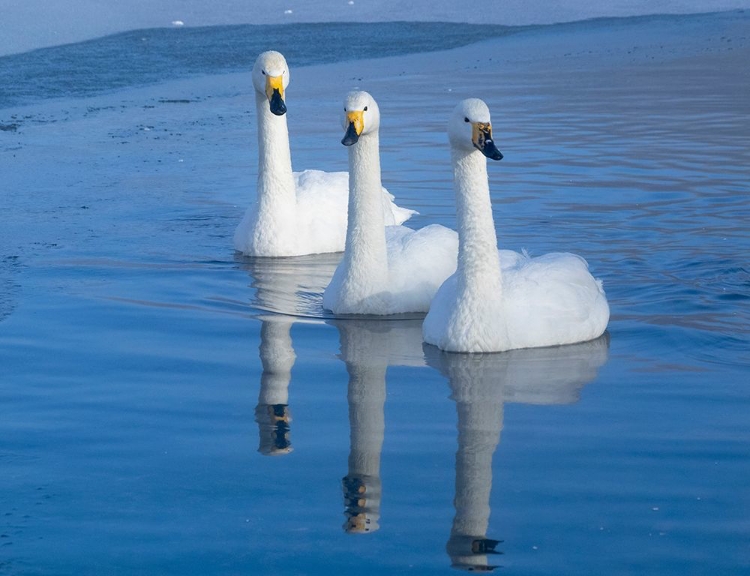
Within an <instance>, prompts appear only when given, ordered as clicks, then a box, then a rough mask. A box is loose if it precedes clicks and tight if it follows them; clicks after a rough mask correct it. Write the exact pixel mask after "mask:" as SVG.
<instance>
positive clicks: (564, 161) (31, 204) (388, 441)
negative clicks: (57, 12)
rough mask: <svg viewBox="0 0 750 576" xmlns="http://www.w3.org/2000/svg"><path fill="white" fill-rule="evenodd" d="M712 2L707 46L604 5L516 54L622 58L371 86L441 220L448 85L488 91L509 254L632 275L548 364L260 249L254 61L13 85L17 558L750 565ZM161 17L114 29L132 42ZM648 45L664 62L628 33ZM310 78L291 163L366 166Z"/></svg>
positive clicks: (3, 439) (187, 564) (82, 570)
mask: <svg viewBox="0 0 750 576" xmlns="http://www.w3.org/2000/svg"><path fill="white" fill-rule="evenodd" d="M701 18H702V19H703V20H696V17H691V18H681V17H674V18H671V19H670V26H671V29H672V30H674V29H678V30H679V29H680V27H681V26H685V27H686V29H689V30H691V31H694V30H696V29H702V30H704V32H703V33H697V32H691V35H690V43H692V44H691V45H694V46H695V47H696V48H695V50H693V51H692V52H690V53H689V56H690V57H689V58H685V59H680V58H676V57H667V56H665V55H664V53H663V51H662V50H664V51H666V50H669V49H672V48H674V46H673V45H665V46H663V48H660V45H661V43H663V42H666V40H664V38H663V37H662V36H661V34H662V32H661V31H662V29H663V24H664V22H663V20H659V19H653V20H648V19H646V20H645V21H644V20H643V19H641V20H637V21H635V22H636V23H637V24H638V30H639V34H641V36H640V37H637V38H636V37H634V35H633V33H632V28H634V27H631V29H630V30H627V29H628V26H627V21H626V25H625V26H624V28H625V29H626V32H623V31H622V29H618V31H611V30H610V28H609V26H610V24H608V23H607V22H601V23H589V24H587V25H586V26H583V27H579V28H575V27H574V28H573V29H570V28H569V27H567V28H566V27H560V28H557V27H552V28H549V29H538V30H533V31H531V32H530V33H528V35H526V36H525V35H524V34H521V33H519V34H518V35H515V34H514V35H510V36H507V38H505V39H503V40H502V42H504V43H502V44H499V45H498V47H497V48H496V49H497V50H499V51H501V52H502V51H503V50H505V51H507V52H509V53H519V54H520V56H519V58H521V57H523V55H524V53H525V50H526V48H527V47H528V46H531V47H533V46H544V47H545V50H547V49H554V48H555V47H556V46H558V44H556V43H559V46H560V47H562V46H563V45H564V46H565V49H566V50H570V48H569V46H570V45H569V44H566V43H565V42H566V41H567V40H566V39H570V38H571V37H574V38H584V39H585V38H586V36H585V34H587V33H592V34H593V33H597V34H598V33H610V32H611V33H610V34H609V35H610V36H611V37H612V40H611V45H604V46H600V47H599V49H600V50H601V51H604V52H603V55H602V53H596V54H593V55H590V56H589V55H586V54H585V51H584V54H582V55H579V56H577V57H570V58H564V57H556V58H555V59H552V60H545V57H544V56H543V55H542V56H539V57H532V58H531V60H530V61H528V62H522V61H519V62H520V63H517V64H514V63H513V62H512V61H510V60H509V63H508V64H506V65H504V67H503V68H502V70H501V72H502V73H498V72H497V70H496V69H495V68H491V67H490V64H489V58H491V57H495V58H497V56H496V54H497V52H495V51H491V52H486V53H484V52H483V58H485V60H482V61H481V62H480V61H479V60H477V59H476V58H475V53H468V52H460V51H458V52H451V53H448V54H449V56H445V55H442V54H436V55H435V56H434V60H429V59H428V60H424V59H421V60H418V59H416V58H417V57H416V56H415V57H414V58H415V59H414V60H412V61H411V62H413V63H414V66H415V67H416V66H417V65H419V66H423V68H421V69H418V70H409V71H408V73H407V74H405V75H403V76H399V77H398V78H397V79H394V78H393V77H391V76H390V75H388V74H383V73H382V72H380V71H379V70H378V69H377V68H374V69H372V70H369V71H368V72H367V73H368V75H369V76H370V79H369V80H370V84H369V85H368V86H367V88H368V89H370V90H371V91H372V92H373V93H374V94H376V97H378V99H379V101H380V104H381V109H382V110H383V111H384V122H383V128H382V130H383V135H382V144H383V150H382V155H383V159H382V164H383V179H384V183H385V184H386V186H388V187H389V188H390V189H391V190H392V191H393V192H395V193H396V194H397V196H398V201H399V203H400V204H402V205H404V206H408V207H411V208H416V209H418V210H419V211H420V213H421V214H420V216H419V217H417V218H415V219H414V222H413V224H414V225H415V226H421V225H424V224H426V223H430V222H441V223H444V224H446V225H450V226H453V225H455V217H454V214H453V197H452V189H451V183H450V171H449V167H448V166H447V165H446V163H447V152H446V150H445V148H446V145H445V136H444V134H443V129H444V118H445V113H444V111H448V110H450V108H451V106H452V105H453V103H454V102H455V99H456V94H455V93H453V92H448V91H447V90H442V89H440V90H435V89H434V87H435V86H439V87H440V88H442V87H443V85H444V83H445V84H448V83H450V85H451V86H455V85H462V84H463V85H466V84H469V83H471V84H472V86H476V87H481V90H482V91H483V92H482V94H484V95H485V98H487V100H488V101H490V104H491V106H492V107H493V114H494V116H493V119H494V124H495V127H496V131H497V138H496V139H497V140H498V142H500V143H501V144H502V145H501V146H500V148H501V150H502V151H503V153H504V154H505V159H504V160H503V161H502V162H501V163H499V164H494V165H492V166H491V167H490V180H491V186H492V190H493V201H494V209H495V218H496V225H497V229H498V236H499V239H500V242H501V243H502V244H503V245H504V246H507V247H509V248H513V249H521V248H527V249H528V250H530V251H531V253H532V254H542V253H544V252H547V251H551V250H559V249H565V250H570V251H572V252H576V253H579V254H581V255H583V256H585V257H586V258H587V260H588V261H589V264H590V266H591V269H592V271H593V272H594V274H595V275H596V276H598V277H600V278H602V279H603V281H604V284H605V288H606V290H607V294H608V298H609V301H610V305H611V308H612V320H611V323H610V326H609V330H608V333H607V334H606V335H605V336H604V337H603V338H601V339H600V340H597V341H595V342H591V343H586V344H582V345H578V346H570V347H561V348H555V349H543V350H527V351H515V352H512V353H507V354H496V355H480V356H461V355H458V356H457V355H449V354H442V353H440V352H438V351H437V350H435V349H432V348H430V347H425V346H423V345H422V343H421V338H420V321H419V319H418V318H415V319H406V320H404V319H399V320H387V319H386V320H361V321H352V320H336V319H333V318H330V317H329V316H327V315H326V314H324V313H323V311H322V309H321V307H320V294H321V291H322V289H323V287H324V286H325V284H326V282H327V279H328V278H329V277H330V274H331V273H332V271H333V269H334V267H335V265H336V263H337V260H338V257H337V256H335V255H327V256H313V257H305V258H294V259H284V260H270V261H269V260H252V259H247V258H243V257H241V256H238V255H236V254H234V253H233V252H232V250H231V235H232V232H233V230H234V227H235V226H236V224H237V223H238V222H239V219H240V217H241V215H242V213H243V211H244V209H245V207H246V205H247V203H248V202H249V201H250V198H251V197H252V190H253V187H254V176H253V175H254V169H255V165H254V159H253V157H254V150H253V146H254V142H255V133H254V118H253V111H252V96H251V93H250V91H249V88H248V87H247V86H241V85H239V84H237V85H238V86H239V87H235V83H236V79H235V78H234V77H232V78H229V77H227V78H229V79H226V78H224V77H221V76H217V77H216V78H214V79H211V80H210V82H208V85H209V87H210V89H211V90H215V94H209V95H208V96H207V95H206V92H205V90H206V84H205V83H204V84H196V85H195V87H194V89H193V91H192V92H191V91H190V89H191V88H190V86H191V85H190V84H186V85H180V86H179V88H174V87H172V85H165V86H164V87H160V86H156V87H154V88H152V89H150V90H145V91H143V90H141V91H139V90H130V89H128V90H118V89H117V88H118V84H117V83H113V84H107V83H106V82H103V83H101V86H102V90H101V92H102V94H101V95H99V96H97V97H96V98H93V99H79V98H78V97H79V96H82V95H90V94H92V93H93V92H91V91H84V92H78V91H76V90H75V89H67V88H66V89H63V90H62V92H60V93H59V94H56V95H57V96H60V97H62V99H61V100H58V101H54V102H51V103H50V102H46V103H45V102H40V101H39V99H46V98H47V97H48V96H46V95H42V96H41V97H39V99H37V97H36V96H25V95H24V94H27V93H26V92H23V91H19V92H17V93H15V95H13V96H12V98H11V100H10V101H11V102H14V103H18V102H20V101H22V102H23V103H25V104H27V106H26V107H24V108H8V109H7V110H3V112H2V113H1V114H0V124H2V125H4V126H10V125H11V124H13V125H14V127H13V128H8V129H7V130H6V129H4V130H3V131H2V132H0V150H2V154H1V155H0V174H2V175H3V184H2V188H1V189H0V195H1V197H2V201H3V204H2V208H3V225H2V228H1V229H0V248H1V252H0V375H1V377H0V472H1V473H0V573H2V574H13V575H27V574H28V575H31V574H45V575H47V574H49V575H67V574H70V575H73V574H75V575H80V574H202V575H205V574H239V573H250V574H329V573H334V572H355V571H356V572H357V573H360V574H393V573H412V574H449V573H453V569H469V568H473V569H474V570H479V569H482V568H484V569H488V567H490V566H499V568H497V570H496V571H497V572H498V573H507V574H540V575H541V574H551V573H558V574H592V575H593V574H597V575H598V574H654V575H660V576H661V575H672V574H674V575H678V574H679V575H685V574H721V575H737V574H743V573H747V572H748V571H750V546H748V537H747V536H748V533H749V532H750V489H748V482H747V480H748V478H750V423H749V421H748V417H747V414H748V413H749V410H750V387H749V386H748V366H749V365H750V346H749V342H748V340H749V338H748V335H749V334H748V332H749V331H750V330H749V327H750V312H748V301H750V268H748V263H747V254H748V249H749V248H750V237H749V236H750V234H749V233H748V222H750V203H748V199H749V196H750V195H749V194H748V192H749V190H748V166H750V146H748V143H749V138H750V102H749V101H748V99H747V97H746V96H747V93H748V88H750V78H748V73H747V71H746V67H742V66H740V63H742V62H746V60H745V59H744V56H746V55H747V54H748V51H749V50H748V40H750V38H748V35H747V34H746V32H745V31H746V30H747V26H746V24H747V16H745V15H743V14H732V15H724V16H704V17H701ZM389 26H392V28H389ZM399 26H403V25H383V28H377V29H372V30H371V32H372V35H371V36H369V37H368V39H367V41H369V42H370V44H364V45H367V46H373V45H375V44H376V42H377V40H378V37H379V35H382V34H384V33H385V32H388V33H390V34H393V35H398V34H399V33H400V31H401V30H402V29H401V28H399ZM315 29H316V30H318V31H319V32H320V33H321V34H322V35H323V36H325V35H326V34H331V35H332V37H336V35H337V34H339V33H340V32H341V30H340V28H339V27H338V26H335V25H330V26H329V25H321V26H319V27H317V28H315ZM259 30H262V29H259ZM268 30H269V33H270V32H272V31H274V30H276V29H275V28H274V27H269V29H268ZM456 30H460V29H459V28H457V29H456ZM566 30H567V31H566ZM384 31H385V32H384ZM717 31H718V33H717ZM173 32H174V33H181V32H186V30H180V31H164V32H163V34H165V37H167V36H166V35H167V34H172V33H173ZM148 33H150V32H148ZM197 33H199V34H201V35H202V36H201V42H203V43H205V45H206V46H213V49H214V51H215V52H218V51H219V49H220V47H221V46H223V45H224V44H225V43H227V42H230V40H228V37H227V30H226V29H217V30H216V31H215V35H214V32H212V30H211V29H208V30H201V31H199V32H196V34H197ZM363 33H367V32H366V31H365V32H363ZM138 34H140V33H134V34H126V35H119V36H116V37H112V38H110V39H105V40H102V41H97V42H104V43H105V44H106V43H109V45H110V47H111V48H112V51H111V52H107V51H104V52H102V53H103V54H114V55H117V54H122V53H123V52H127V50H128V46H129V45H130V44H129V43H131V42H132V40H133V38H137V37H138ZM143 34H147V33H146V32H144V33H143ZM154 34H156V33H154ZM159 34H162V33H159ZM617 34H620V36H617ZM701 34H702V35H701ZM157 36H158V34H157ZM722 36H723V38H722ZM727 40H731V43H729V42H727ZM235 41H236V40H232V41H231V42H235ZM626 41H632V42H633V43H634V44H636V43H637V44H638V45H639V46H640V47H641V48H640V49H641V50H642V52H645V53H646V56H645V57H644V58H643V60H644V61H638V62H632V61H630V60H628V59H627V57H626V56H624V57H622V58H621V57H619V56H617V55H615V56H611V57H610V56H609V55H608V53H607V52H606V50H607V49H609V48H611V47H617V46H621V45H624V43H625V42H626ZM363 42H364V40H363ZM516 42H518V43H516ZM522 42H525V44H524V43H522ZM233 45H234V44H233ZM159 46H160V48H159V50H160V51H162V50H163V51H164V53H162V54H161V57H162V58H163V59H164V60H168V61H170V62H174V61H176V60H175V59H177V58H178V55H177V54H176V52H179V51H180V50H179V46H176V45H170V44H169V43H167V42H165V43H162V44H160V45H159ZM170 46H171V47H170ZM306 46H308V44H300V45H298V46H297V48H298V49H299V50H300V53H301V52H302V48H303V47H306ZM550 46H551V48H550ZM728 47H731V48H733V50H731V51H730V50H728ZM704 48H705V50H704ZM78 49H81V50H83V49H84V47H83V46H82V45H79V46H77V47H61V48H56V49H50V52H48V53H42V55H41V56H40V55H39V54H40V53H39V52H37V53H30V54H28V55H26V56H25V57H27V58H30V59H32V60H33V59H34V58H43V59H44V60H48V61H49V60H53V59H54V58H55V57H57V56H59V57H60V58H69V57H70V54H71V52H67V51H69V50H78ZM253 49H254V48H250V49H248V50H253ZM389 49H390V48H389ZM587 49H588V48H587ZM57 50H59V51H60V52H56V51H57ZM321 50H322V49H321ZM420 50H421V49H420ZM612 50H614V48H612ZM206 51H207V52H210V50H206ZM543 51H544V50H543ZM543 51H542V52H543ZM310 52H311V53H313V54H314V53H316V52H315V50H311V51H310ZM594 52H596V49H595V50H594ZM625 52H626V51H625V50H624V49H623V53H625ZM321 54H323V52H321ZM467 54H469V55H471V56H467ZM318 56H319V57H320V60H314V61H316V62H317V61H319V62H331V61H333V60H334V59H339V58H340V57H338V56H337V57H336V58H334V57H330V59H329V58H328V57H327V56H324V55H320V54H318ZM616 56H617V57H616ZM650 56H654V60H653V62H649V61H650V60H651V58H650ZM113 57H114V58H115V60H114V61H110V60H107V59H106V58H105V59H104V60H103V61H102V62H100V63H99V64H97V65H94V66H95V68H96V69H97V70H98V71H99V72H98V73H100V74H102V75H106V70H109V69H111V68H112V67H113V66H112V65H113V64H116V63H119V62H121V56H113ZM247 57H248V58H250V59H251V58H252V57H251V56H247ZM312 58H313V57H312V56H311V63H312V62H313V60H312ZM0 60H3V64H2V66H6V70H7V69H8V68H7V67H10V69H11V70H12V74H15V75H18V76H21V75H23V74H24V71H29V70H34V69H36V68H35V67H36V66H37V64H36V63H32V62H30V61H27V60H23V59H20V60H15V61H12V62H11V61H9V60H6V59H0ZM404 62H408V61H404V60H399V61H398V65H399V66H400V67H401V66H404ZM425 62H428V63H430V62H431V63H432V64H431V67H430V66H426V67H425ZM550 62H553V63H554V66H553V67H550V64H549V63H550ZM482 63H484V64H482ZM171 65H172V64H170V66H171ZM213 66H214V64H210V63H208V64H206V63H204V64H201V66H199V67H198V68H195V69H187V68H180V70H181V71H180V72H179V73H176V76H179V77H186V76H193V75H195V76H196V77H199V76H200V75H202V74H206V73H208V72H210V71H211V70H213ZM475 66H478V69H475V68H474V67H475ZM27 67H28V68H27ZM217 67H218V69H219V70H220V71H228V70H231V68H230V69H227V68H223V67H221V66H217ZM483 67H486V70H484V71H483V70H482V68H483ZM347 70H348V69H347ZM303 72H304V71H302V72H300V74H298V75H297V76H296V77H297V78H299V77H304V74H303ZM399 72H400V68H399ZM101 77H102V76H100V78H101ZM129 78H130V80H128V81H126V82H125V84H124V86H128V87H130V86H131V85H132V86H140V85H142V84H146V83H148V82H149V81H150V80H149V79H148V78H144V77H138V78H135V77H133V76H129ZM198 80H200V78H198ZM299 82H301V81H298V84H297V86H299V88H297V92H296V94H295V92H294V89H295V85H292V86H291V87H290V91H289V93H290V112H289V114H290V125H291V126H292V127H293V129H295V130H296V131H297V132H296V133H297V137H296V139H295V140H293V150H292V152H293V158H294V162H295V165H296V166H299V167H329V166H330V168H331V169H341V168H343V166H344V165H345V158H346V157H345V153H344V152H343V151H342V150H341V147H340V146H338V145H337V144H336V141H335V139H333V142H334V144H333V145H332V144H331V143H330V142H329V141H328V140H329V139H330V138H328V136H329V135H331V136H335V135H336V134H337V133H338V130H339V126H338V124H337V123H336V122H333V124H334V125H333V126H332V127H331V129H330V131H329V132H326V131H327V130H328V128H327V126H328V124H329V123H331V122H330V121H329V120H328V119H326V118H325V117H324V116H325V114H320V115H319V116H322V117H323V118H318V117H317V116H316V114H315V111H316V110H317V107H316V106H317V104H318V103H317V101H316V100H315V99H314V97H313V96H310V95H309V93H308V94H306V93H305V92H304V90H303V89H302V84H300V83H299ZM96 84H97V83H92V85H94V88H92V90H94V91H96V92H98V91H99V89H98V88H96ZM27 86H28V85H27ZM24 90H26V88H25V89H24ZM238 91H240V92H241V93H240V94H239V96H238V95H237V92H238ZM175 94H178V95H179V96H178V97H176V96H174V95H175ZM292 95H294V96H292ZM488 95H489V96H488ZM336 97H338V96H336ZM183 100H184V101H183ZM292 104H294V107H293V106H292ZM435 111H438V112H435ZM294 122H296V124H294ZM146 128H147V129H146ZM417 128H418V130H417ZM321 133H322V134H324V136H325V137H322V136H320V134H321ZM360 489H363V490H364V492H360ZM357 532H361V533H357ZM493 550H494V551H495V552H499V553H500V554H492V553H491V552H492V551H493Z"/></svg>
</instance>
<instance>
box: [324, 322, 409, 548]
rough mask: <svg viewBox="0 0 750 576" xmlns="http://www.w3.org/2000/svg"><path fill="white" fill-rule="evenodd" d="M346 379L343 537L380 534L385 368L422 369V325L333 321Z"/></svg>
mask: <svg viewBox="0 0 750 576" xmlns="http://www.w3.org/2000/svg"><path fill="white" fill-rule="evenodd" d="M331 324H333V325H334V326H336V328H337V329H338V331H339V338H340V342H341V355H340V358H341V359H342V360H343V361H344V363H345V364H346V371H347V373H348V374H349V384H348V387H347V400H348V403H349V426H350V450H349V469H348V471H347V474H346V476H344V478H343V480H342V485H343V490H344V516H345V521H344V526H343V528H344V531H345V532H347V533H349V534H368V533H371V532H375V531H376V530H378V529H379V528H380V500H381V480H380V455H381V450H382V447H383V436H384V434H385V414H384V406H385V375H386V370H387V368H388V366H396V365H400V366H423V365H424V355H423V352H422V321H421V320H365V319H356V320H354V319H352V320H334V321H331Z"/></svg>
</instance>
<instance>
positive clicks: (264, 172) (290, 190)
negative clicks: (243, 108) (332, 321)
mask: <svg viewBox="0 0 750 576" xmlns="http://www.w3.org/2000/svg"><path fill="white" fill-rule="evenodd" d="M288 84H289V68H288V66H287V64H286V60H285V59H284V57H283V56H282V55H281V54H279V53H278V52H264V53H263V54H261V55H260V56H258V59H257V60H256V62H255V66H254V68H253V85H254V87H255V104H256V112H257V117H258V189H257V201H256V202H255V204H253V205H252V206H250V208H248V210H247V212H246V213H245V216H244V218H243V219H242V222H240V225H239V226H238V227H237V230H236V231H235V233H234V247H235V249H237V250H239V251H240V252H243V253H244V254H247V255H249V256H271V257H279V256H301V255H304V254H319V253H326V252H341V251H342V250H343V249H344V244H345V241H346V222H347V220H346V211H347V205H348V198H349V185H348V175H347V173H346V172H330V173H328V172H321V171H319V170H305V171H304V172H297V173H293V172H292V160H291V153H290V151H289V132H288V129H287V122H286V104H285V102H284V90H286V87H287V85H288ZM381 197H382V202H383V204H384V206H386V211H385V212H386V213H385V219H386V222H388V223H389V224H401V223H402V222H404V221H405V220H407V219H408V218H409V217H410V216H411V215H412V214H414V212H413V211H412V210H407V209H404V208H399V207H398V206H396V205H395V204H394V203H393V201H392V196H390V194H388V192H387V191H386V190H385V189H383V190H382V191H381Z"/></svg>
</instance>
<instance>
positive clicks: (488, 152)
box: [448, 98, 503, 160]
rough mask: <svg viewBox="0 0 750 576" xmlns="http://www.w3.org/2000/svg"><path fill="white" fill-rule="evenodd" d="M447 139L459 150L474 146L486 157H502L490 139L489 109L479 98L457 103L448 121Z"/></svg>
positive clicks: (468, 149) (470, 149)
mask: <svg viewBox="0 0 750 576" xmlns="http://www.w3.org/2000/svg"><path fill="white" fill-rule="evenodd" d="M448 139H449V140H450V142H451V146H453V147H454V148H457V149H459V150H465V151H467V152H470V151H472V150H473V149H474V148H476V149H477V150H479V151H480V152H481V153H482V154H484V155H485V156H487V158H491V159H492V160H502V159H503V155H502V154H500V150H498V149H497V146H495V141H494V140H493V139H492V124H491V123H490V109H489V108H487V104H485V103H484V102H483V101H482V100H480V99H479V98H469V99H467V100H463V101H461V102H459V103H458V106H456V108H455V109H454V110H453V114H451V118H450V120H449V121H448Z"/></svg>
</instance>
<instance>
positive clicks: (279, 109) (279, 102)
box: [270, 90, 286, 116]
mask: <svg viewBox="0 0 750 576" xmlns="http://www.w3.org/2000/svg"><path fill="white" fill-rule="evenodd" d="M270 105H271V112H272V113H273V114H275V115H276V116H283V115H284V114H286V104H284V99H283V98H282V97H281V94H279V91H278V90H274V92H273V96H271V102H270Z"/></svg>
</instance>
